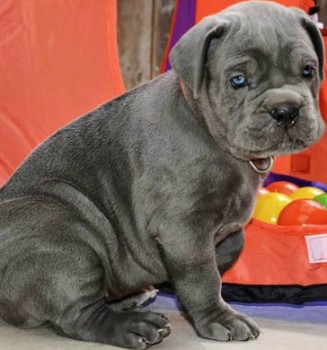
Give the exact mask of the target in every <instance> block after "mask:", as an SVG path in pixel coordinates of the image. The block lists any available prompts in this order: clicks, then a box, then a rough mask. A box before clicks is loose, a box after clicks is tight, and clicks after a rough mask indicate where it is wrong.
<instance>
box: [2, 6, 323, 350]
mask: <svg viewBox="0 0 327 350" xmlns="http://www.w3.org/2000/svg"><path fill="white" fill-rule="evenodd" d="M170 59H171V62H172V66H173V70H172V71H171V72H169V73H167V74H164V75H162V76H160V77H159V78H157V79H155V80H153V81H151V82H149V83H147V84H144V85H142V86H140V87H138V88H136V89H134V90H132V91H130V92H128V93H126V94H124V95H123V96H121V97H119V98H117V99H115V100H113V101H110V102H108V103H106V104H104V105H103V106H101V107H99V108H98V109H96V110H95V111H93V112H91V113H89V114H88V115H86V116H84V117H82V118H80V119H79V120H78V121H76V122H74V123H72V124H70V125H69V126H67V127H65V128H64V129H62V130H60V131H59V132H57V133H56V134H55V135H54V136H52V137H50V138H49V139H48V140H47V141H45V142H44V143H43V144H42V145H41V146H40V147H38V148H37V149H36V150H35V151H34V152H33V153H32V154H31V156H30V157H29V158H28V159H27V160H26V161H25V162H24V163H23V164H22V166H21V167H20V168H19V169H18V170H17V171H16V173H15V174H14V175H13V176H12V178H11V179H10V180H9V182H8V183H7V184H6V185H5V186H4V187H3V188H2V190H1V192H0V199H1V204H0V217H1V223H0V257H1V259H0V314H1V316H2V317H3V318H4V319H5V320H6V321H8V322H9V323H11V324H14V325H16V326H20V327H36V326H39V325H42V324H51V325H52V326H53V328H54V329H55V330H56V331H57V332H58V333H59V334H63V335H66V336H68V337H72V338H76V339H82V340H87V341H94V342H103V343H109V344H114V345H118V346H121V347H126V348H133V349H144V348H146V347H148V346H150V345H151V344H155V343H158V342H160V341H161V340H162V339H163V338H164V337H166V336H167V335H168V334H169V324H168V320H167V319H166V317H165V316H163V315H161V314H158V313H154V312H149V311H148V312H144V311H137V310H125V307H123V306H121V305H125V306H126V303H127V304H128V300H127V301H126V300H125V301H124V302H123V304H120V300H121V299H124V298H125V299H126V298H127V299H128V298H129V296H130V295H132V294H134V293H137V292H138V291H140V290H141V289H142V288H144V287H147V286H150V285H156V284H159V283H162V282H165V281H170V283H171V284H172V286H173V288H174V291H175V292H176V295H177V296H178V298H179V300H180V303H181V305H182V307H183V309H184V310H185V312H186V314H187V315H188V317H189V319H190V321H191V322H192V324H193V326H194V328H195V330H196V332H197V333H198V334H199V335H200V336H201V337H204V338H209V339H215V340H220V341H228V340H247V339H252V338H256V337H258V335H259V329H258V326H257V325H256V324H255V322H254V321H252V320H251V319H250V318H249V317H247V316H245V315H242V314H240V313H237V312H235V311H233V310H232V309H231V308H230V307H229V306H228V305H227V304H226V303H225V302H224V300H223V299H222V297H221V281H220V275H221V274H223V273H224V271H226V270H227V269H228V268H229V267H231V266H232V265H233V263H234V261H235V260H236V259H237V257H238V256H239V253H240V251H241V249H242V246H243V240H244V238H243V227H244V225H245V223H247V222H248V220H249V218H250V216H251V212H252V209H253V204H254V201H255V197H256V191H257V189H258V186H259V185H260V184H261V182H262V179H263V176H264V173H265V172H266V171H268V170H269V168H270V165H271V162H272V156H274V155H277V154H285V153H289V152H296V151H299V150H302V149H304V148H306V147H308V146H309V145H311V144H313V143H314V142H316V141H317V140H318V139H319V137H320V136H321V135H322V133H323V131H324V124H323V122H322V119H321V116H320V113H319V111H318V90H319V86H320V81H321V79H322V75H323V61H324V58H323V45H322V40H321V37H320V34H319V32H318V31H317V29H316V27H315V25H314V24H313V23H312V22H311V21H310V19H309V18H308V17H307V16H306V15H305V13H304V12H302V11H300V10H296V9H287V8H285V7H283V6H280V5H277V4H273V3H269V2H267V3H265V2H246V3H242V4H239V5H236V6H233V7H230V8H229V9H227V10H226V11H223V12H221V13H219V14H218V15H215V16H211V17H208V18H206V19H204V20H203V21H202V22H201V23H199V24H198V25H196V26H195V27H194V28H192V29H191V30H190V31H189V32H188V33H186V34H185V35H184V36H183V37H182V39H181V40H180V41H179V43H178V44H177V45H176V47H175V48H174V49H173V51H172V53H171V56H170ZM116 301H117V302H116ZM120 306H121V307H120Z"/></svg>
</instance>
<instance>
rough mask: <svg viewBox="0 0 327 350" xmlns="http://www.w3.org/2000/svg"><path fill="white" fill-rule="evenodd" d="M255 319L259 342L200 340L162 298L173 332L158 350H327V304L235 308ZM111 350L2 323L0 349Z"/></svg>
mask: <svg viewBox="0 0 327 350" xmlns="http://www.w3.org/2000/svg"><path fill="white" fill-rule="evenodd" d="M233 306H234V308H235V309H237V310H239V311H242V312H246V313H247V314H248V315H251V316H252V317H254V319H255V320H256V321H257V322H258V323H259V325H260V326H261V329H262V334H261V336H260V337H259V339H257V340H255V341H249V342H245V343H244V342H237V343H236V342H235V343H218V342H214V341H208V340H205V339H201V338H199V337H197V335H196V334H195V333H194V331H193V329H192V327H191V326H190V325H189V323H188V322H187V321H186V320H185V319H184V318H183V317H182V316H181V314H180V312H179V311H178V309H177V308H176V306H175V302H174V299H173V298H171V297H166V296H165V297H164V296H159V297H157V300H156V302H155V303H154V304H152V305H151V306H149V308H151V309H153V310H160V311H163V312H165V313H166V314H167V315H168V316H169V319H170V322H171V324H172V333H171V335H170V336H169V337H168V338H166V339H165V340H164V341H163V342H162V343H161V344H159V345H156V346H155V347H153V349H156V350H182V349H183V350H184V349H185V350H202V349H203V350H234V349H235V350H239V349H242V350H243V349H244V350H273V349H274V350H325V349H327V303H325V304H318V305H315V304H313V305H312V304H311V305H306V306H301V307H292V306H289V305H288V306H286V305H284V306H277V305H264V306H263V305H238V304H235V305H233ZM72 349H78V350H109V349H119V348H116V347H113V346H109V345H103V344H95V343H86V342H79V341H76V340H71V339H67V338H62V337H59V336H57V335H55V334H54V333H53V332H52V331H51V330H49V329H33V330H20V329H17V328H14V327H11V326H9V325H7V324H6V323H5V322H3V321H0V350H72Z"/></svg>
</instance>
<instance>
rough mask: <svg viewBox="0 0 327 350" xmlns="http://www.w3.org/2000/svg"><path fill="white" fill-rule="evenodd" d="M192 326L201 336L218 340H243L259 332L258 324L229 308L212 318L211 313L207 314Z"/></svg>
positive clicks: (255, 335)
mask: <svg viewBox="0 0 327 350" xmlns="http://www.w3.org/2000/svg"><path fill="white" fill-rule="evenodd" d="M208 319H210V320H208ZM194 326H195V329H196V331H197V333H198V334H199V335H200V336H201V337H203V338H208V339H213V340H219V341H232V340H236V341H245V340H250V339H256V338H257V337H258V336H259V334H260V330H259V327H258V325H257V324H256V323H255V322H254V321H253V320H252V319H251V318H250V317H248V316H246V315H243V314H241V313H237V312H235V311H233V310H232V309H230V308H228V309H225V310H224V311H221V312H220V313H219V314H217V315H216V316H215V317H213V318H212V314H211V315H210V316H209V315H208V317H206V318H202V321H201V322H197V323H195V325H194Z"/></svg>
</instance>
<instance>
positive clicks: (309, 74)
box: [303, 64, 315, 78]
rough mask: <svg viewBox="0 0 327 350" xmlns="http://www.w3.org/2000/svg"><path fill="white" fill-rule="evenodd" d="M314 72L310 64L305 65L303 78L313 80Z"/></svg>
mask: <svg viewBox="0 0 327 350" xmlns="http://www.w3.org/2000/svg"><path fill="white" fill-rule="evenodd" d="M314 70H315V69H314V68H313V67H312V66H311V65H310V64H307V65H306V66H305V67H304V69H303V76H304V77H305V78H313V74H314Z"/></svg>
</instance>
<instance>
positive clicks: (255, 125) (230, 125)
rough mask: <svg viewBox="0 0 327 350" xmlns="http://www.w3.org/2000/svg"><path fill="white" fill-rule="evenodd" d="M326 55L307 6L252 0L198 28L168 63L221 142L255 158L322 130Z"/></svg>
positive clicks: (301, 145) (299, 145) (300, 145)
mask: <svg viewBox="0 0 327 350" xmlns="http://www.w3.org/2000/svg"><path fill="white" fill-rule="evenodd" d="M323 52H324V48H323V42H322V38H321V36H320V33H319V31H318V30H317V28H316V26H315V25H314V23H313V22H311V20H310V18H309V17H308V16H307V15H306V14H305V13H304V12H303V11H301V10H299V9H294V8H286V7H284V6H281V5H277V4H274V3H270V2H256V1H250V2H244V3H241V4H238V5H235V6H232V7H230V8H228V9H227V10H225V11H223V12H221V13H219V14H218V15H214V16H210V17H207V18H206V19H204V20H203V21H202V22H200V23H199V24H198V25H196V26H195V27H193V28H192V29H191V30H190V31H188V32H187V33H186V34H185V35H184V36H183V37H182V38H181V40H180V41H179V42H178V43H177V45H176V46H175V47H174V49H173V50H172V52H171V55H170V60H171V63H172V66H173V69H174V70H175V71H176V72H177V74H178V75H179V77H180V78H181V80H182V82H183V83H184V85H185V86H186V87H187V90H188V92H192V99H193V101H192V103H193V105H194V104H195V105H196V106H197V109H198V110H200V111H201V113H202V115H203V118H204V119H205V121H206V123H207V126H208V129H209V131H210V133H211V135H212V136H213V137H214V138H215V140H216V142H218V143H220V144H222V143H224V145H225V146H226V145H227V147H228V148H229V150H230V151H231V153H232V154H234V155H235V156H236V157H238V158H242V159H252V158H264V157H267V156H271V155H281V154H286V153H293V152H297V151H300V150H303V149H305V148H307V147H308V146H310V145H312V144H313V143H315V142H316V141H317V140H318V139H319V138H320V136H321V135H322V133H323V131H324V123H323V120H322V118H321V115H320V112H319V101H318V98H319V87H320V82H321V80H322V79H323V62H324V54H323Z"/></svg>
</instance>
